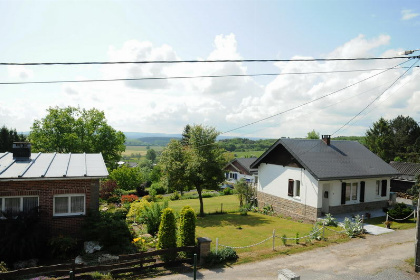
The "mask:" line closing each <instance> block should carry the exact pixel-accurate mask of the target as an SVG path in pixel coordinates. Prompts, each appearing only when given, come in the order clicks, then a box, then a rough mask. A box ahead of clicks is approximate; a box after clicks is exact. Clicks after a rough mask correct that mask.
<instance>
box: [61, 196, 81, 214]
mask: <svg viewBox="0 0 420 280" xmlns="http://www.w3.org/2000/svg"><path fill="white" fill-rule="evenodd" d="M84 214H85V195H84V194H66V195H56V196H54V216H71V215H84Z"/></svg>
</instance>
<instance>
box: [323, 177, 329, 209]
mask: <svg viewBox="0 0 420 280" xmlns="http://www.w3.org/2000/svg"><path fill="white" fill-rule="evenodd" d="M322 212H323V213H324V214H327V213H329V212H330V184H323V185H322Z"/></svg>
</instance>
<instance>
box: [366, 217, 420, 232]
mask: <svg viewBox="0 0 420 280" xmlns="http://www.w3.org/2000/svg"><path fill="white" fill-rule="evenodd" d="M385 220H386V218H385V217H377V218H372V219H366V220H365V221H364V222H365V223H366V224H371V225H375V226H379V227H385V224H384V222H385ZM415 227H416V220H415V219H414V218H412V219H407V220H405V222H397V221H392V224H391V229H410V228H415Z"/></svg>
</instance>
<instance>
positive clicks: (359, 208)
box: [329, 200, 389, 215]
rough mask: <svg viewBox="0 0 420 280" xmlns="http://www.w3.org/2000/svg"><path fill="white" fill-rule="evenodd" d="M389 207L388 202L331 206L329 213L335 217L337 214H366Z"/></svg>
mask: <svg viewBox="0 0 420 280" xmlns="http://www.w3.org/2000/svg"><path fill="white" fill-rule="evenodd" d="M388 206H389V205H388V200H381V201H372V202H360V203H357V204H347V205H339V206H330V211H329V213H330V214H332V215H335V214H345V213H353V212H364V211H366V212H369V211H371V210H377V209H382V208H384V207H388Z"/></svg>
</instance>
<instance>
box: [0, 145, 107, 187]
mask: <svg viewBox="0 0 420 280" xmlns="http://www.w3.org/2000/svg"><path fill="white" fill-rule="evenodd" d="M107 176H108V171H107V169H106V166H105V162H104V160H103V157H102V154H71V153H69V154H58V153H37V154H36V153H32V154H31V157H30V158H29V159H26V160H15V159H14V158H13V153H9V152H7V153H0V181H3V180H19V179H40V178H86V177H96V178H104V177H107Z"/></svg>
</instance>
